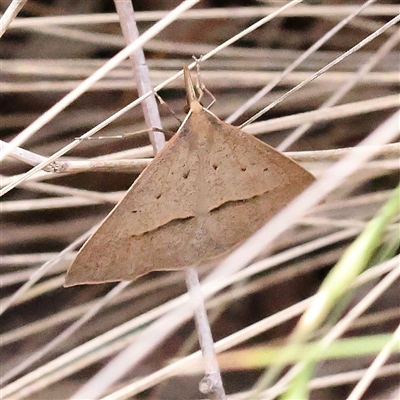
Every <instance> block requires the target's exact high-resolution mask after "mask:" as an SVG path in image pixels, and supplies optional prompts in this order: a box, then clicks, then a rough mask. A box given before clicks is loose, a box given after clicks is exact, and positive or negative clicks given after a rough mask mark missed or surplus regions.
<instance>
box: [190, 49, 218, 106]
mask: <svg viewBox="0 0 400 400" xmlns="http://www.w3.org/2000/svg"><path fill="white" fill-rule="evenodd" d="M192 58H193V59H194V61H195V63H196V77H197V83H196V90H197V91H198V92H199V98H198V100H199V101H200V100H201V99H202V98H203V96H204V93H206V94H207V95H208V96H210V98H211V102H210V104H209V105H208V106H207V110H209V109H210V108H211V107H212V106H213V104H214V103H215V102H216V101H217V99H216V98H215V96H214V95H213V94H212V93H211V92H210V91H209V90H208V89H207V87H206V85H205V84H204V82H203V80H202V79H201V74H200V62H201V60H202V56H200V58H196V57H195V56H192Z"/></svg>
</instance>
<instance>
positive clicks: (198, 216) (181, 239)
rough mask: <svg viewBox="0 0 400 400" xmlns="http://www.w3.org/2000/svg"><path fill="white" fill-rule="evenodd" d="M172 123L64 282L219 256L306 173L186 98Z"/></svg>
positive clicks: (131, 274) (287, 197)
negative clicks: (180, 118)
mask: <svg viewBox="0 0 400 400" xmlns="http://www.w3.org/2000/svg"><path fill="white" fill-rule="evenodd" d="M185 82H186V85H187V92H188V99H189V105H190V111H189V114H188V115H187V117H186V119H185V121H184V122H183V123H182V125H181V127H180V128H179V130H178V132H177V133H176V134H175V135H174V137H173V138H172V139H171V140H170V141H169V142H168V143H167V144H166V146H165V147H164V149H163V150H162V151H160V152H159V153H158V154H157V155H156V156H155V157H154V160H153V161H152V162H151V163H150V164H149V165H148V167H147V168H146V169H145V170H144V171H143V172H142V173H141V174H140V176H139V177H138V179H137V180H136V181H135V183H134V184H133V185H132V186H131V188H130V189H129V190H128V191H127V193H126V195H125V196H124V198H123V199H122V200H121V201H120V202H119V203H118V204H117V205H116V206H115V208H114V209H113V210H112V211H111V213H110V214H109V215H108V216H107V218H106V219H105V220H104V221H103V223H102V224H101V226H100V227H99V228H98V229H97V231H96V232H95V233H94V234H93V235H92V236H91V238H90V239H89V240H88V241H87V242H86V244H85V245H84V246H83V247H82V248H81V250H80V251H79V253H78V255H77V257H76V259H75V261H74V262H73V264H72V265H71V267H70V268H69V270H68V272H67V275H66V278H65V286H73V285H79V284H94V283H103V282H112V281H121V280H133V279H136V278H138V277H139V276H141V275H145V274H147V273H149V272H151V271H161V270H178V269H184V268H185V267H193V266H196V265H200V264H203V263H206V262H209V261H211V260H214V259H217V258H220V257H222V256H223V255H226V253H228V252H229V251H230V250H232V249H233V248H234V247H236V246H237V245H238V244H240V243H241V242H243V241H244V240H245V239H247V238H248V237H249V236H251V235H252V234H253V233H254V232H256V231H257V230H258V229H259V228H261V227H262V226H263V225H264V224H265V223H266V222H267V221H268V220H269V219H270V218H271V217H272V216H274V215H275V214H276V213H277V212H278V211H279V210H281V209H282V208H283V207H284V206H285V205H286V204H288V203H289V202H290V201H291V200H292V199H293V198H294V197H296V196H297V195H298V194H299V193H301V192H302V191H303V190H304V189H305V188H306V187H307V186H309V185H310V184H311V183H312V182H313V181H314V177H313V176H312V175H311V174H310V173H309V172H307V171H306V170H305V169H303V168H302V167H301V166H299V165H298V164H296V163H295V162H294V161H292V160H290V159H289V158H287V157H285V156H284V155H283V154H281V153H280V152H278V151H276V150H274V149H273V148H272V147H270V146H268V145H267V144H265V143H264V142H262V141H261V140H259V139H257V138H255V137H253V136H251V135H249V134H247V133H245V132H243V131H241V130H240V129H238V128H236V127H234V126H232V125H229V124H227V123H225V122H223V121H221V120H219V119H218V117H216V116H215V115H214V114H213V113H211V112H210V111H209V110H207V109H205V108H203V106H202V105H201V104H200V103H199V102H198V101H197V100H196V99H195V96H194V89H193V83H192V81H191V78H190V73H189V70H188V69H187V68H185Z"/></svg>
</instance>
